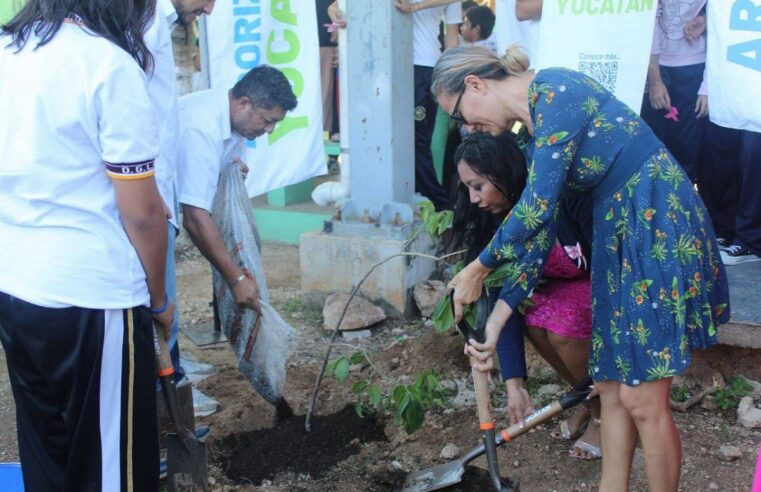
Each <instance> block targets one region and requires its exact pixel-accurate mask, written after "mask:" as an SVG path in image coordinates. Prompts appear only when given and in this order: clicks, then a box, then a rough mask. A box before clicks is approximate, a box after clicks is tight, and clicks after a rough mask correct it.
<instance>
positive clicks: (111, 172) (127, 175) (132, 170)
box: [103, 159, 156, 179]
mask: <svg viewBox="0 0 761 492" xmlns="http://www.w3.org/2000/svg"><path fill="white" fill-rule="evenodd" d="M103 163H104V164H105V165H106V174H108V176H109V177H110V178H111V179H145V178H150V177H151V176H153V175H154V174H155V173H156V171H155V170H154V169H153V159H151V160H149V161H142V162H134V163H118V164H114V163H111V162H105V161H103Z"/></svg>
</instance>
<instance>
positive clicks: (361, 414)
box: [354, 402, 365, 419]
mask: <svg viewBox="0 0 761 492" xmlns="http://www.w3.org/2000/svg"><path fill="white" fill-rule="evenodd" d="M354 411H355V412H356V413H357V417H359V418H361V419H362V418H365V417H364V412H363V409H362V404H361V403H360V402H357V403H355V404H354Z"/></svg>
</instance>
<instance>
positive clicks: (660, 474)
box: [603, 378, 682, 492]
mask: <svg viewBox="0 0 761 492" xmlns="http://www.w3.org/2000/svg"><path fill="white" fill-rule="evenodd" d="M670 389H671V378H666V379H660V380H657V381H650V382H647V383H642V384H640V385H637V386H626V385H624V384H622V385H620V393H619V395H620V399H621V404H622V405H623V407H624V408H626V410H627V411H628V413H629V415H631V418H632V420H633V422H634V424H635V425H636V426H637V430H638V431H639V435H640V439H642V450H643V451H644V454H645V471H646V472H647V483H648V485H649V488H650V491H651V492H674V491H676V490H677V488H678V486H679V471H680V468H681V466H682V444H681V441H680V440H679V431H678V429H677V428H676V423H675V422H674V416H673V415H672V414H671V407H670V406H669V391H670ZM603 408H604V407H603ZM603 472H604V467H603Z"/></svg>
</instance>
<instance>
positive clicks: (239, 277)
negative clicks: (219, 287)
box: [230, 273, 246, 289]
mask: <svg viewBox="0 0 761 492" xmlns="http://www.w3.org/2000/svg"><path fill="white" fill-rule="evenodd" d="M244 278H246V274H245V273H241V274H240V275H238V278H236V279H235V280H233V281H232V282H230V288H231V289H232V288H233V287H235V286H236V285H238V283H239V282H240V281H241V280H243V279H244Z"/></svg>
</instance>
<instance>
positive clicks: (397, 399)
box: [391, 385, 407, 406]
mask: <svg viewBox="0 0 761 492" xmlns="http://www.w3.org/2000/svg"><path fill="white" fill-rule="evenodd" d="M406 394H407V388H406V387H405V386H404V385H399V386H397V387H396V388H394V391H393V392H392V394H391V396H392V397H393V399H394V403H396V405H397V406H401V404H402V400H403V399H404V396H405V395H406Z"/></svg>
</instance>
